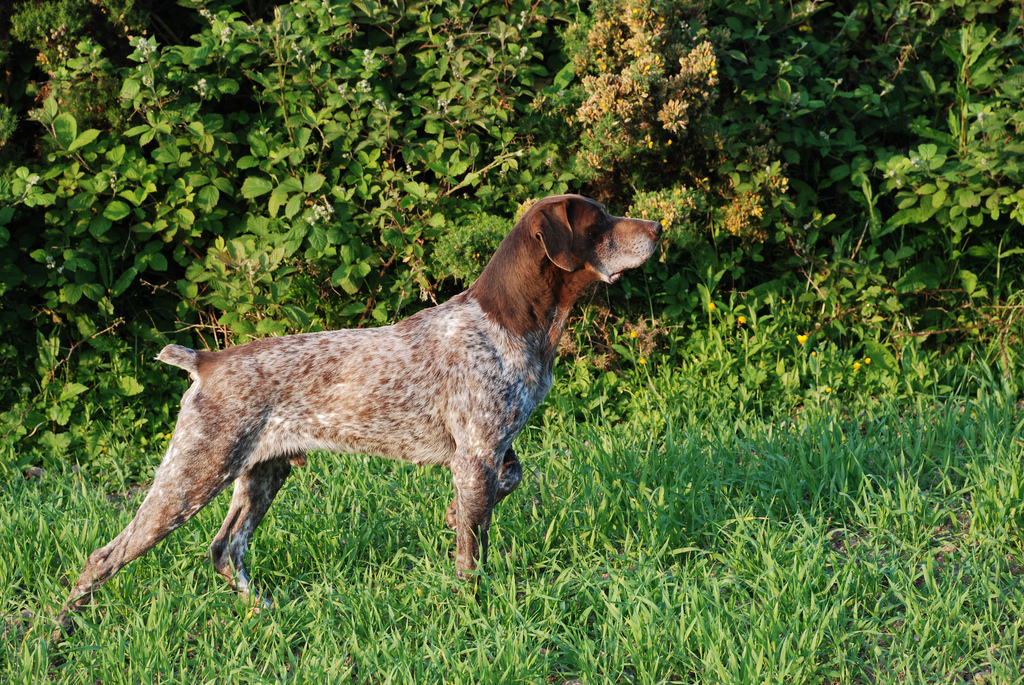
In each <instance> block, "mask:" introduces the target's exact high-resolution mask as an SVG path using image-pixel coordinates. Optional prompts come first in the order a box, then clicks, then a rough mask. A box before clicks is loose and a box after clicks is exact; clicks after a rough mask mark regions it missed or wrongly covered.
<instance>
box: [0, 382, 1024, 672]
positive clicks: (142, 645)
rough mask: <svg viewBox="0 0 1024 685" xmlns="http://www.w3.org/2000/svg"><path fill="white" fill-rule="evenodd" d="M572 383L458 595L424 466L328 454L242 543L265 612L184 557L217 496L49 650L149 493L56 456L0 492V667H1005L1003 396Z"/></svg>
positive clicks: (1019, 622)
mask: <svg viewBox="0 0 1024 685" xmlns="http://www.w3.org/2000/svg"><path fill="white" fill-rule="evenodd" d="M570 372H571V370H570ZM587 387H588V388H589V392H590V394H589V395H588V396H585V397H580V396H579V384H578V383H573V381H572V379H567V378H563V379H562V380H561V381H560V382H559V384H558V385H557V386H556V390H555V392H554V393H553V397H552V398H551V400H550V401H549V404H548V406H547V407H546V408H545V409H544V410H542V412H541V413H540V414H539V415H538V417H536V418H535V420H534V423H533V424H532V425H531V427H530V428H529V429H528V430H527V431H526V432H525V433H524V434H523V435H522V436H521V437H520V438H519V440H518V442H517V449H518V451H519V454H520V457H521V459H522V461H523V464H524V469H525V470H526V472H527V475H526V477H525V478H524V482H523V484H522V486H521V487H520V489H519V490H518V491H517V492H516V493H515V494H514V495H512V496H511V497H509V499H507V500H506V501H505V502H504V503H502V505H500V506H499V508H498V510H497V512H496V515H495V519H494V522H493V526H492V533H491V554H492V557H491V561H490V565H489V568H488V574H487V576H486V577H481V578H480V579H479V581H478V585H477V592H476V593H474V592H473V586H472V585H471V584H467V583H463V582H459V581H457V580H456V579H455V577H454V561H453V558H452V554H453V551H454V536H453V533H451V532H450V531H448V530H447V529H445V528H444V526H443V523H442V522H443V516H444V509H445V506H446V505H447V502H448V500H449V499H450V497H451V494H452V490H451V485H450V482H449V477H448V476H447V475H446V473H445V472H444V471H443V470H441V469H416V468H413V467H411V466H408V465H405V464H401V463H395V462H389V461H386V460H380V459H369V458H366V457H362V456H336V455H326V454H321V455H313V458H311V459H310V462H309V466H308V467H306V468H303V469H298V470H296V471H295V472H293V473H294V474H295V475H293V476H292V478H291V479H289V481H288V482H287V483H286V485H285V488H284V490H283V491H282V493H281V494H280V495H279V496H278V499H277V502H276V504H275V505H274V507H273V508H272V509H271V511H270V514H269V515H268V516H267V519H266V520H265V521H264V523H263V525H262V526H261V527H260V529H259V530H258V531H257V533H256V535H255V538H254V540H253V544H252V545H251V546H250V553H249V557H248V560H247V565H248V568H249V571H250V573H251V575H252V576H253V577H254V578H255V580H256V582H257V583H258V584H259V585H260V587H261V588H263V589H265V590H267V591H269V592H270V593H271V594H272V595H273V597H274V598H275V600H276V601H277V603H278V606H277V608H276V609H275V610H273V611H270V612H263V613H259V614H253V613H252V612H250V611H248V609H247V607H245V606H244V605H243V604H241V603H240V602H238V601H237V600H236V599H235V598H234V596H233V595H232V593H231V592H230V591H229V590H227V588H226V587H225V586H224V583H223V582H222V581H221V579H220V578H219V577H218V576H217V575H216V574H215V572H214V571H213V569H212V568H211V567H210V565H209V564H207V563H205V562H204V561H203V556H204V554H205V551H206V547H207V545H208V544H209V541H210V539H211V538H212V536H213V534H214V533H215V532H216V530H217V528H218V526H219V524H220V522H221V520H222V518H223V516H224V514H225V513H226V508H227V504H228V495H227V494H224V495H221V497H220V498H218V499H217V500H216V501H215V502H214V504H212V505H211V506H210V507H208V508H207V510H205V511H203V512H202V513H201V514H200V515H199V516H197V518H196V519H195V520H194V521H193V522H191V523H190V524H189V525H187V526H185V527H184V528H182V529H180V530H178V531H177V532H176V533H174V534H173V535H172V536H171V537H170V538H168V540H166V541H164V542H163V543H161V544H160V545H159V546H158V547H157V548H156V549H154V550H153V551H152V552H150V553H149V554H148V555H146V556H144V557H143V558H141V559H139V560H138V561H136V562H134V563H132V564H131V565H129V566H128V567H127V568H126V569H124V570H123V571H122V572H121V573H120V574H119V575H117V576H116V577H115V578H114V579H113V580H112V581H111V582H110V583H109V584H108V585H107V586H106V587H105V588H104V589H103V590H101V591H100V593H99V594H98V596H97V598H96V601H95V603H94V604H93V606H92V607H91V608H90V609H89V610H87V611H86V612H85V613H84V614H83V615H82V616H81V619H80V621H81V622H80V627H79V630H78V632H77V633H76V634H75V635H74V636H73V637H72V638H71V639H70V640H68V641H66V642H63V643H60V644H50V643H48V642H47V640H46V639H45V636H46V635H47V634H48V633H49V631H50V630H51V629H52V626H51V625H50V624H49V623H48V620H47V618H46V617H47V616H52V615H53V614H54V613H55V612H56V611H57V609H58V608H59V605H60V603H61V602H62V601H63V599H64V597H65V595H66V593H67V589H66V586H67V585H68V583H71V582H73V581H74V580H75V578H76V577H77V574H78V573H79V571H80V570H81V567H82V565H83V563H84V561H85V558H86V556H87V555H88V553H89V552H90V551H91V550H92V549H94V548H96V547H98V546H100V545H102V544H104V543H105V542H106V541H107V540H109V539H110V538H111V537H112V536H113V535H114V534H116V533H117V532H118V531H119V530H120V529H121V528H122V527H123V526H124V525H125V524H126V523H127V522H128V521H129V520H130V518H131V516H132V514H133V512H134V510H135V508H136V507H137V505H138V503H139V501H140V500H141V493H130V494H128V495H127V496H126V497H125V498H124V499H118V498H112V497H111V492H112V491H124V486H123V484H111V483H105V484H102V483H101V484H97V483H87V482H83V480H82V479H81V478H79V477H78V476H77V475H75V474H73V473H71V472H68V473H67V474H52V473H51V474H50V475H48V476H47V477H45V478H43V479H37V480H18V481H17V482H12V483H9V484H7V485H5V486H3V487H2V489H0V615H2V618H3V620H4V622H5V623H4V624H3V625H0V628H2V629H3V635H2V637H0V682H6V683H39V682H59V683H96V682H102V683H104V684H109V683H140V682H160V683H164V682H167V683H177V682H182V683H206V682H218V683H219V682H232V683H248V682H260V683H262V682H331V683H333V682H360V683H362V682H368V683H387V682H396V683H406V682H446V683H478V682H482V683H519V682H521V683H543V682H548V683H560V684H563V683H576V682H578V683H661V682H682V683H755V682H757V683H761V682H766V683H767V682H771V683H775V682H788V683H963V682H972V683H976V682H989V683H1013V682H1021V681H1024V666H1022V663H1024V570H1022V566H1024V549H1022V537H1021V527H1022V522H1024V520H1022V519H1024V485H1022V479H1024V473H1022V471H1024V468H1022V466H1024V437H1022V435H1024V414H1022V412H1021V411H1020V409H1019V408H1018V407H1014V406H1013V404H1012V402H1009V401H1006V400H1005V399H1001V398H1000V397H999V396H998V394H994V393H985V392H979V393H977V394H975V395H974V396H973V397H970V398H962V399H952V400H948V399H947V400H945V401H942V402H939V401H935V400H929V401H924V400H919V401H913V402H905V403H902V404H900V405H898V406H884V405H881V406H875V407H874V408H872V409H864V410H857V411H853V410H849V409H844V408H843V407H841V406H839V405H838V404H837V403H833V404H829V403H827V402H826V403H824V404H822V405H821V406H817V407H814V408H807V409H805V410H803V411H800V412H795V413H789V414H785V415H781V416H773V415H771V414H770V413H765V414H764V415H759V414H758V413H755V412H750V411H747V412H738V411H735V410H731V409H729V405H728V403H727V402H726V401H725V400H724V399H721V398H719V399H716V398H714V397H711V398H704V397H701V398H699V401H698V400H696V399H695V397H696V396H695V395H692V394H691V396H687V391H686V390H685V388H684V385H683V384H681V383H679V382H678V379H675V378H673V377H672V376H671V372H668V371H666V372H665V373H664V374H662V375H660V376H658V377H654V378H651V379H649V382H643V381H640V380H636V381H634V382H626V383H621V384H619V385H617V386H616V387H614V388H611V387H605V386H602V385H600V384H599V383H591V384H590V385H588V386H587ZM155 458H156V457H154V459H155ZM154 465H155V463H154ZM22 612H32V613H33V614H34V616H35V618H23V617H21V613H22Z"/></svg>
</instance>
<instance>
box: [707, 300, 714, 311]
mask: <svg viewBox="0 0 1024 685" xmlns="http://www.w3.org/2000/svg"><path fill="white" fill-rule="evenodd" d="M708 311H709V312H713V311H715V303H714V302H709V303H708Z"/></svg>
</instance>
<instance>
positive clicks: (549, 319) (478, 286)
mask: <svg viewBox="0 0 1024 685" xmlns="http://www.w3.org/2000/svg"><path fill="white" fill-rule="evenodd" d="M595 280H597V275H596V274H595V273H594V272H593V271H591V270H589V269H586V268H582V265H581V268H577V269H576V270H574V271H565V270H564V269H561V268H559V267H557V266H555V265H554V264H553V263H552V262H551V260H550V259H548V256H547V254H546V253H545V252H544V246H543V245H542V244H541V242H540V241H539V240H537V239H536V238H535V237H534V236H531V235H529V230H528V229H527V227H526V226H525V225H522V224H517V225H516V227H515V228H513V229H512V232H511V233H509V235H508V236H507V237H506V238H505V240H504V241H502V243H501V246H500V247H499V248H498V250H497V251H496V252H495V253H494V256H493V257H491V261H489V262H488V263H487V266H486V267H484V270H483V273H481V274H480V277H479V278H478V279H477V280H476V282H474V283H473V285H472V286H470V288H469V290H468V291H467V294H468V295H469V296H470V297H472V298H474V299H475V300H476V301H477V302H478V303H479V304H480V307H481V308H482V309H483V310H484V312H485V313H486V314H487V315H488V316H489V317H490V318H491V320H492V321H494V322H495V323H497V324H498V325H500V326H502V327H503V328H505V329H506V330H507V331H509V332H510V333H511V334H512V335H515V336H518V337H520V338H522V339H524V340H537V341H538V342H539V343H540V344H541V346H542V348H543V349H542V350H540V351H541V353H542V354H543V356H544V357H545V358H551V357H553V356H554V354H555V351H556V349H557V347H558V340H559V338H560V337H561V335H562V330H563V329H564V328H565V322H566V320H567V319H568V317H569V312H570V310H571V309H572V305H573V303H574V302H575V301H576V298H577V297H578V296H579V294H580V292H582V290H583V288H585V287H586V286H587V285H589V284H590V283H592V282H593V281H595Z"/></svg>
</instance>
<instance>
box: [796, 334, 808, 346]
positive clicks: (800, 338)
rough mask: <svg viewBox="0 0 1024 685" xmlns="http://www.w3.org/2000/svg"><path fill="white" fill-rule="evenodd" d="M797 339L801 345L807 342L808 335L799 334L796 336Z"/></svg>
mask: <svg viewBox="0 0 1024 685" xmlns="http://www.w3.org/2000/svg"><path fill="white" fill-rule="evenodd" d="M796 341H797V342H798V343H800V344H801V345H803V344H804V343H805V342H807V336H806V335H798V336H796Z"/></svg>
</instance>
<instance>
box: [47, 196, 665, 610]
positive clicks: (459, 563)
mask: <svg viewBox="0 0 1024 685" xmlns="http://www.w3.org/2000/svg"><path fill="white" fill-rule="evenodd" d="M660 234H661V225H660V224H659V223H657V222H653V221H643V220H638V219H625V218H619V217H613V216H610V215H609V214H608V213H607V212H606V211H605V210H604V207H603V206H601V205H600V204H599V203H597V202H595V201H593V200H589V199H587V198H583V197H580V196H576V195H562V196H556V197H550V198H546V199H544V200H541V201H540V202H538V203H537V204H536V205H534V206H533V207H532V208H531V209H530V210H529V211H528V212H527V213H526V214H525V216H523V218H522V219H521V220H520V221H519V222H518V223H517V224H516V226H515V227H514V228H513V229H512V231H511V232H510V233H509V235H508V236H507V237H506V238H505V240H504V241H503V242H502V244H501V246H500V247H499V248H498V250H497V252H496V253H495V254H494V256H493V257H492V259H491V261H490V262H489V263H488V264H487V267H486V268H485V269H484V271H483V273H482V274H481V276H480V278H479V279H478V280H477V281H476V282H475V283H474V284H473V285H472V287H470V288H469V290H467V291H466V292H464V293H461V294H460V295H457V296H455V297H454V298H452V299H451V300H449V301H448V302H445V303H444V304H441V305H439V306H437V307H434V308H431V309H427V310H425V311H422V312H419V313H418V314H416V315H414V316H411V317H409V318H408V319H405V320H404V321H401V322H399V323H397V324H394V325H392V326H384V327H382V328H374V329H353V330H339V331H328V332H323V333H305V334H301V335H290V336H285V337H280V338H268V339H264V340H256V341H254V342H250V343H247V344H245V345H239V346H237V347H231V348H228V349H226V350H222V351H220V352H205V351H195V350H190V349H188V348H185V347H181V346H179V345H168V346H167V347H166V348H164V350H163V351H162V352H161V353H160V354H159V356H158V357H157V358H158V359H160V360H161V361H164V362H167V363H169V364H173V365H175V366H179V367H181V368H183V369H187V370H188V371H189V373H190V374H191V376H192V379H193V381H194V383H193V385H192V386H191V387H190V388H189V389H188V391H187V392H186V393H185V395H184V396H183V397H182V401H181V412H180V414H179V416H178V423H177V426H176V427H175V431H174V435H173V438H172V439H171V444H170V446H169V448H168V450H167V454H166V456H165V457H164V460H163V463H162V464H161V465H160V468H159V469H158V470H157V473H156V476H155V478H154V482H153V486H152V488H151V489H150V491H149V494H148V495H147V497H146V499H145V501H144V502H143V503H142V505H141V506H140V508H139V511H138V512H137V514H136V515H135V518H134V519H133V520H132V521H131V523H129V524H128V526H127V527H126V528H125V529H124V530H123V531H122V532H121V533H120V534H119V535H118V536H117V537H116V538H114V540H112V541H111V542H110V543H109V544H107V545H106V546H104V547H102V548H101V549H98V550H96V551H95V552H93V553H92V555H90V557H89V560H88V563H87V564H86V566H85V569H84V570H83V572H82V574H81V577H80V578H79V580H78V583H77V584H76V585H75V587H74V589H73V590H72V592H71V595H70V597H69V598H68V601H67V603H66V604H65V607H64V609H63V611H62V613H61V617H60V620H61V623H62V625H63V627H64V628H65V629H69V628H70V620H69V612H72V611H75V610H77V609H79V608H80V607H82V606H84V605H85V604H86V603H87V602H88V601H89V599H90V597H91V595H92V593H93V592H95V590H96V589H97V588H99V587H100V586H101V585H102V584H103V583H105V582H106V581H107V580H108V579H109V578H110V577H111V576H112V575H113V574H114V573H116V572H117V571H118V570H119V569H120V568H122V567H123V566H124V565H125V564H127V563H128V562H130V561H131V560H132V559H135V558H136V557H138V556H140V555H141V554H143V553H145V552H147V551H148V550H150V549H151V548H152V547H153V546H154V545H155V544H156V543H157V542H159V541H160V540H162V539H163V538H164V537H166V536H167V535H168V534H169V533H170V532H171V531H173V530H174V529H175V528H177V527H179V526H181V525H182V524H184V523H185V522H186V521H188V520H189V519H190V518H191V517H192V516H194V515H195V514H196V512H198V511H199V510H200V509H202V508H203V507H204V506H206V505H207V504H208V503H209V502H210V500H211V499H213V497H215V496H216V495H217V494H218V493H219V492H220V491H221V490H223V489H224V488H225V487H227V486H228V485H229V484H230V483H232V482H234V483H235V489H234V495H233V498H232V501H231V507H230V510H229V512H228V515H227V518H226V520H225V521H224V525H223V526H222V527H221V529H220V532H218V533H217V536H216V537H215V538H214V541H213V544H212V545H211V547H210V555H211V558H212V561H213V563H214V565H215V567H216V569H217V570H218V571H219V572H220V573H221V574H222V575H223V576H224V577H225V578H227V580H228V582H229V583H230V584H231V585H232V586H233V587H234V588H235V589H236V590H238V592H240V593H242V594H243V595H252V596H253V599H256V600H259V599H260V598H259V595H258V593H256V592H255V591H254V590H252V589H251V588H250V584H249V579H248V576H247V575H246V573H245V569H244V567H243V565H242V562H243V559H244V556H245V550H246V546H247V544H248V542H249V538H250V537H251V535H252V532H253V531H254V530H255V528H256V527H257V526H258V525H259V523H260V521H261V520H262V519H263V516H264V514H265V513H266V511H267V509H268V508H269V507H270V504H271V502H272V501H273V499H274V496H275V495H276V494H277V491H278V490H279V489H280V487H281V485H282V483H283V482H284V480H285V478H287V476H288V473H289V472H290V471H291V467H292V466H293V465H296V464H299V465H301V464H304V463H305V456H304V455H305V452H306V451H308V450H332V451H338V452H359V453H366V454H372V455H380V456H384V457H393V458H396V459H404V460H406V461H410V462H413V463H416V464H421V465H425V464H432V465H438V466H447V467H450V468H451V471H452V480H453V482H454V484H455V492H456V494H455V498H454V499H453V500H452V502H451V504H450V505H449V507H448V513H447V523H448V525H449V526H451V527H453V528H454V529H455V530H456V543H457V554H456V570H457V573H458V574H459V576H463V577H464V576H466V575H467V574H469V573H470V572H472V571H473V570H474V569H475V568H476V566H477V560H478V559H479V561H480V563H481V564H483V563H486V558H487V530H488V527H489V525H490V519H491V512H492V510H493V508H494V505H495V504H496V503H497V502H498V501H500V500H501V499H502V498H504V497H505V496H507V495H508V494H509V493H511V492H512V491H513V490H514V489H515V488H516V486H517V485H518V484H519V481H520V479H521V476H522V470H521V467H520V464H519V461H518V459H517V458H516V455H515V453H514V452H513V450H512V441H513V439H514V438H515V437H516V435H518V434H519V432H520V431H521V430H522V429H523V426H525V425H526V421H527V419H529V417H530V414H531V413H532V412H533V410H534V409H536V408H537V405H539V404H540V402H541V401H542V400H543V399H544V396H545V395H546V394H547V392H548V389H549V388H550V387H551V381H552V367H553V364H554V359H555V352H556V346H557V343H558V339H559V337H560V336H561V333H562V329H563V327H564V325H565V321H566V318H567V317H568V314H569V310H570V308H571V306H572V304H573V302H574V301H575V299H576V297H577V295H578V294H579V293H580V291H581V290H582V289H583V288H584V287H585V286H586V285H588V284H589V283H591V282H593V281H595V280H602V281H605V282H608V283H612V282H615V281H616V280H618V278H619V276H620V275H621V274H622V272H623V271H625V270H626V269H631V268H634V267H636V266H639V265H640V264H642V263H643V262H644V261H645V260H646V259H647V258H648V257H650V256H651V254H652V253H653V252H654V249H655V246H656V244H657V240H658V237H659V236H660ZM263 601H264V602H265V600H263Z"/></svg>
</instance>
